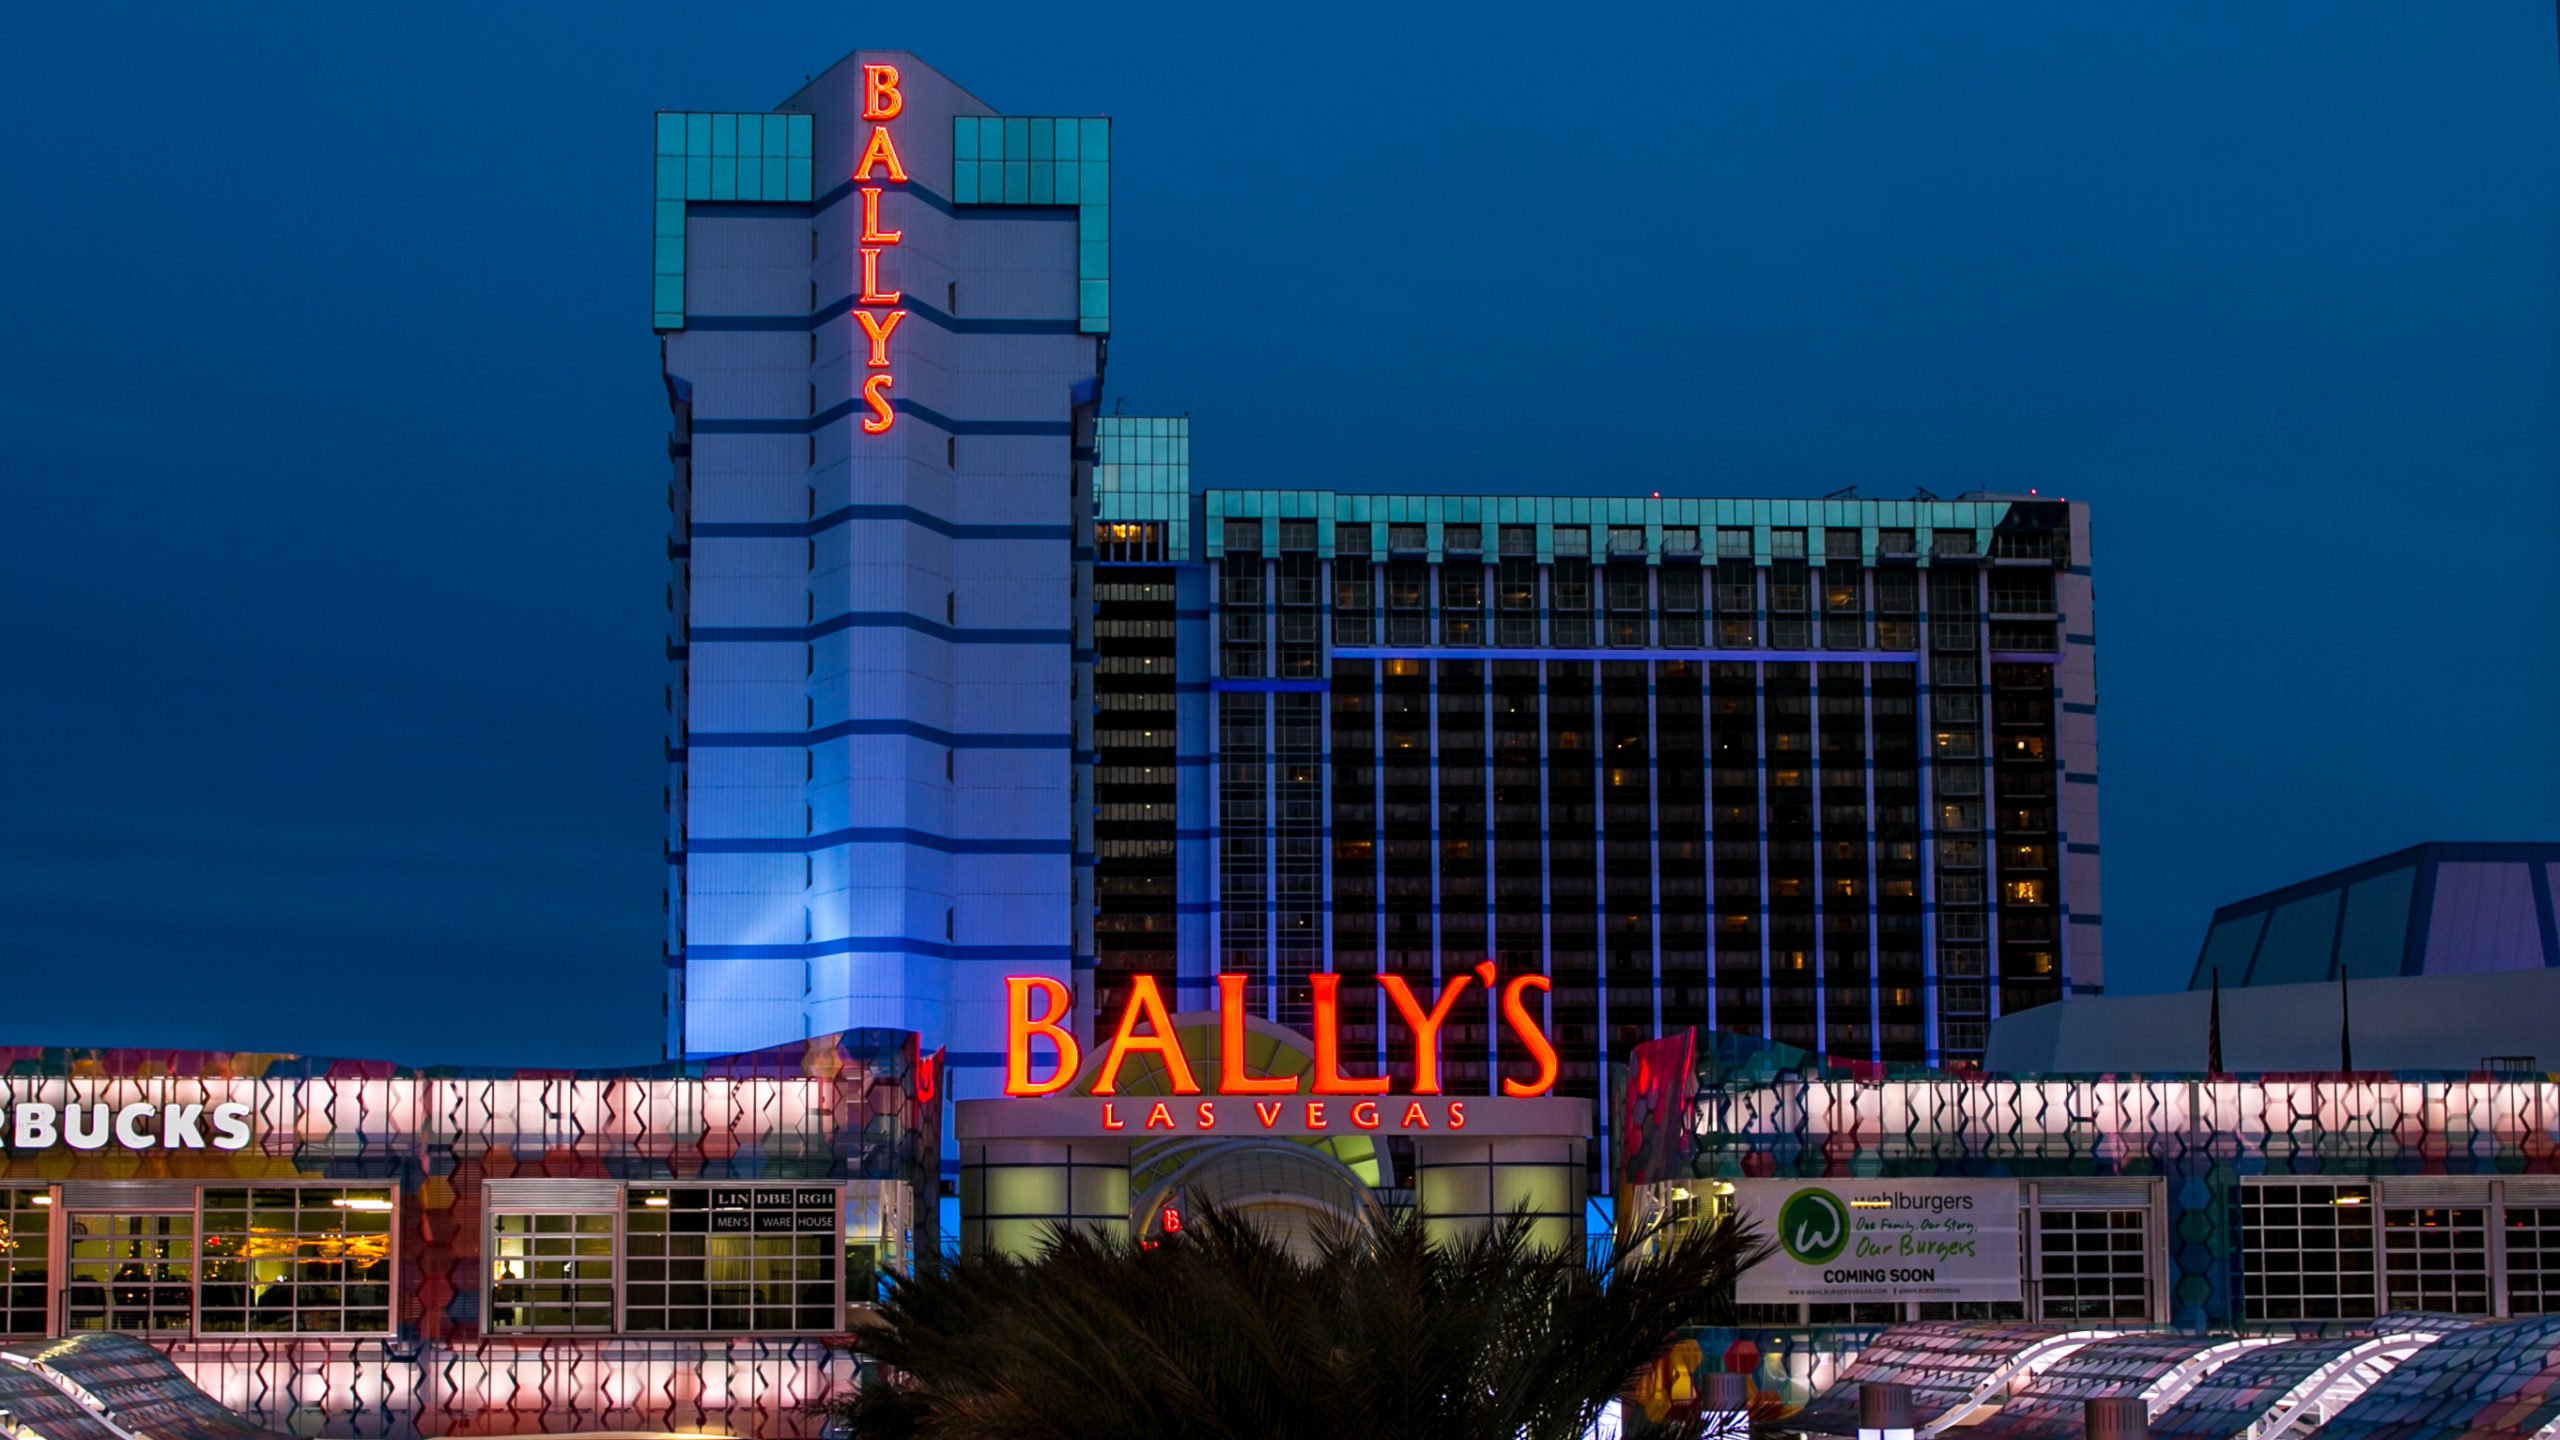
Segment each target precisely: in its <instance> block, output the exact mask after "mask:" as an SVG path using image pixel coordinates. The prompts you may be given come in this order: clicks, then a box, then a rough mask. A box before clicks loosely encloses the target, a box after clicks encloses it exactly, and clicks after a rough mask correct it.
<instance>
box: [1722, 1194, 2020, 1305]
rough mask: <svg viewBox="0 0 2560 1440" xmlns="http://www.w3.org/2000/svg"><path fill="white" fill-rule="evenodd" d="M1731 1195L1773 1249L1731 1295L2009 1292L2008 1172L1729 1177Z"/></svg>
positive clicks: (2012, 1277)
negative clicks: (1992, 1176) (1955, 1176)
mask: <svg viewBox="0 0 2560 1440" xmlns="http://www.w3.org/2000/svg"><path fill="white" fill-rule="evenodd" d="M1733 1192H1734V1193H1733V1199H1734V1203H1735V1204H1736V1205H1737V1206H1738V1207H1740V1209H1741V1211H1742V1213H1743V1214H1744V1215H1746V1216H1749V1217H1750V1218H1751V1220H1752V1222H1753V1223H1754V1224H1756V1225H1757V1226H1758V1227H1759V1229H1760V1233H1761V1234H1763V1235H1766V1236H1768V1237H1769V1238H1770V1239H1771V1240H1774V1241H1776V1242H1777V1244H1778V1253H1776V1254H1775V1255H1772V1256H1770V1257H1769V1258H1768V1259H1766V1260H1763V1261H1761V1262H1760V1263H1759V1264H1758V1265H1755V1266H1753V1267H1752V1268H1751V1269H1749V1270H1747V1271H1745V1272H1743V1275H1742V1280H1741V1283H1740V1284H1739V1285H1738V1286H1736V1288H1735V1292H1734V1299H1736V1300H1738V1301H1740V1302H1742V1303H1744V1304H1747V1305H1782V1304H1786V1303H1788V1302H1790V1301H1812V1302H1814V1303H1817V1304H1819V1303H1822V1302H1825V1301H1847V1300H1911V1299H1922V1298H1926V1299H1933V1300H2016V1299H2019V1298H2021V1295H2020V1291H2019V1286H2018V1182H2017V1181H2015V1180H1737V1181H1735V1182H1733Z"/></svg>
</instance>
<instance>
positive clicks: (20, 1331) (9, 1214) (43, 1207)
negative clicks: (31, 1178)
mask: <svg viewBox="0 0 2560 1440" xmlns="http://www.w3.org/2000/svg"><path fill="white" fill-rule="evenodd" d="M52 1199H53V1197H52V1196H50V1195H48V1194H46V1193H45V1192H44V1191H42V1190H0V1334H8V1335H42V1334H43V1333H45V1331H46V1330H47V1329H49V1328H50V1327H49V1326H47V1325H46V1324H45V1284H46V1282H47V1281H48V1280H49V1279H50V1278H51V1272H50V1269H49V1267H48V1264H47V1261H48V1258H49V1254H50V1251H51V1249H52V1241H53V1223H52V1222H53V1205H52V1203H51V1202H52Z"/></svg>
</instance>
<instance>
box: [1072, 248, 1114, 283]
mask: <svg viewBox="0 0 2560 1440" xmlns="http://www.w3.org/2000/svg"><path fill="white" fill-rule="evenodd" d="M1076 278H1077V279H1078V280H1108V279H1110V278H1111V247H1110V246H1108V245H1087V244H1078V245H1077V246H1076Z"/></svg>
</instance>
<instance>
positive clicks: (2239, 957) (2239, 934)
mask: <svg viewBox="0 0 2560 1440" xmlns="http://www.w3.org/2000/svg"><path fill="white" fill-rule="evenodd" d="M2266 926H2267V917H2266V916H2265V915H2263V914H2260V915H2242V916H2240V917H2238V918H2237V919H2232V920H2225V921H2223V922H2222V923H2221V924H2219V925H2216V926H2214V927H2213V929H2212V930H2210V931H2208V932H2207V933H2206V935H2205V937H2204V954H2203V956H2202V957H2200V958H2199V959H2198V960H2197V961H2196V978H2195V981H2194V983H2193V987H2192V988H2194V989H2198V990H2202V989H2205V988H2207V987H2208V986H2210V985H2212V984H2213V974H2214V971H2215V970H2216V969H2219V970H2221V972H2222V979H2223V983H2225V984H2227V985H2245V984H2247V983H2248V980H2249V956H2250V954H2251V952H2253V951H2255V950H2256V949H2257V948H2258V932H2259V931H2261V930H2264V929H2265V928H2266Z"/></svg>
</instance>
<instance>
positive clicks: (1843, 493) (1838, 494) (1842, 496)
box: [1822, 485, 1858, 500]
mask: <svg viewBox="0 0 2560 1440" xmlns="http://www.w3.org/2000/svg"><path fill="white" fill-rule="evenodd" d="M1822 498H1823V499H1825V500H1855V499H1857V498H1858V487H1857V486H1855V485H1843V486H1841V487H1840V488H1839V489H1837V490H1834V491H1832V492H1831V493H1830V494H1828V495H1825V496H1823V497H1822Z"/></svg>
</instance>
